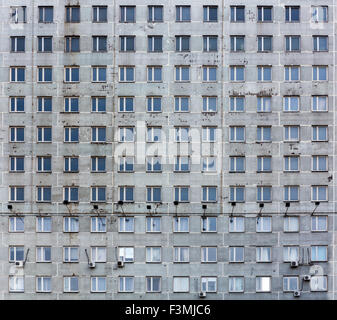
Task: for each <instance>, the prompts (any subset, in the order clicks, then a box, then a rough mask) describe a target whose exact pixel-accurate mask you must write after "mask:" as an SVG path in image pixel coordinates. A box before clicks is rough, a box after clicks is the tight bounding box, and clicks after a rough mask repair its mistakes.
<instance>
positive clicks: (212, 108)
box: [202, 97, 217, 129]
mask: <svg viewBox="0 0 337 320" xmlns="http://www.w3.org/2000/svg"><path fill="white" fill-rule="evenodd" d="M202 102H203V104H202V112H216V111H217V97H202ZM214 129H215V128H214Z"/></svg>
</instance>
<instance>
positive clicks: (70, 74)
mask: <svg viewBox="0 0 337 320" xmlns="http://www.w3.org/2000/svg"><path fill="white" fill-rule="evenodd" d="M79 81H80V68H79V67H64V82H79Z"/></svg>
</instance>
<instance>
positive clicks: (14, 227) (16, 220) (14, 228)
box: [8, 217, 25, 232]
mask: <svg viewBox="0 0 337 320" xmlns="http://www.w3.org/2000/svg"><path fill="white" fill-rule="evenodd" d="M24 219H25V218H24V217H9V219H8V224H9V232H24V231H25V220H24Z"/></svg>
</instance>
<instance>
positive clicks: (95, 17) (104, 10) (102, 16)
mask: <svg viewBox="0 0 337 320" xmlns="http://www.w3.org/2000/svg"><path fill="white" fill-rule="evenodd" d="M107 21H108V7H106V6H93V7H92V22H107Z"/></svg>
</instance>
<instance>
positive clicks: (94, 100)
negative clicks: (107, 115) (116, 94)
mask: <svg viewBox="0 0 337 320" xmlns="http://www.w3.org/2000/svg"><path fill="white" fill-rule="evenodd" d="M91 112H106V98H105V97H91Z"/></svg>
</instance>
